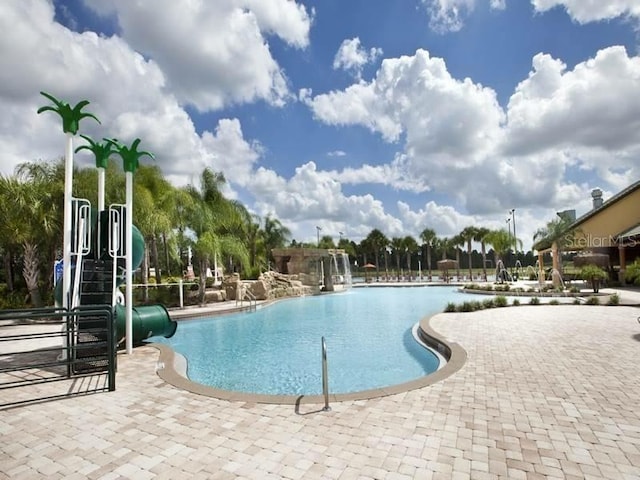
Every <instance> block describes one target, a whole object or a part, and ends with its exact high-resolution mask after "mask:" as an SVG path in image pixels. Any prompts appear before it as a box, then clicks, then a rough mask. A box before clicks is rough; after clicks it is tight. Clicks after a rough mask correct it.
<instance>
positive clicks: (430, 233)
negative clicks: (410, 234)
mask: <svg viewBox="0 0 640 480" xmlns="http://www.w3.org/2000/svg"><path fill="white" fill-rule="evenodd" d="M436 239H437V236H436V232H435V231H434V230H432V229H431V228H425V229H424V230H423V231H422V233H420V240H422V243H424V244H425V245H426V246H427V268H428V269H429V281H431V248H432V247H433V246H434V242H435V241H436Z"/></svg>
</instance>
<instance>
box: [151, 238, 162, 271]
mask: <svg viewBox="0 0 640 480" xmlns="http://www.w3.org/2000/svg"><path fill="white" fill-rule="evenodd" d="M151 255H152V257H153V258H152V261H153V268H154V269H155V271H156V283H162V273H161V272H160V262H159V261H158V241H157V239H156V236H155V235H152V236H151Z"/></svg>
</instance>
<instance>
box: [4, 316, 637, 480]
mask: <svg viewBox="0 0 640 480" xmlns="http://www.w3.org/2000/svg"><path fill="white" fill-rule="evenodd" d="M639 314H640V310H639V309H637V308H633V307H606V306H593V307H587V306H548V307H547V306H521V307H514V308H501V309H492V310H484V311H480V312H474V313H453V314H439V315H436V316H435V317H433V318H432V320H431V326H432V327H433V328H434V330H435V331H436V332H438V333H439V334H440V335H442V336H443V337H445V338H446V339H447V341H448V342H450V343H454V344H459V345H461V346H462V347H463V348H464V349H465V351H466V352H467V354H468V358H467V360H466V362H465V363H464V365H462V367H461V368H460V370H458V371H457V372H455V373H454V374H453V375H451V376H449V377H447V378H445V379H443V380H441V381H439V382H437V383H434V384H432V385H430V386H428V387H424V388H420V389H417V390H412V391H409V392H402V393H397V394H394V395H389V396H386V397H382V398H375V399H371V400H358V401H346V402H340V403H334V404H332V405H331V407H332V410H331V412H321V411H320V410H321V405H319V404H298V405H275V404H256V403H249V402H236V401H226V400H220V399H215V398H210V397H205V396H202V395H198V394H195V393H192V392H188V391H184V390H181V389H177V388H175V387H173V386H171V385H169V384H167V383H166V382H164V381H163V380H162V379H161V378H160V377H159V376H158V375H156V373H155V371H156V368H157V362H158V359H159V355H158V350H156V349H155V348H153V347H142V348H137V349H135V351H134V353H133V355H130V356H127V355H120V356H119V359H118V379H117V390H116V391H115V392H111V393H102V394H96V395H90V396H85V397H76V398H71V399H66V400H62V401H57V402H48V403H42V404H36V405H29V406H24V407H20V408H15V409H12V410H5V411H0V433H1V436H0V460H1V461H0V478H11V479H21V478H25V479H34V478H65V479H74V478H78V479H80V478H83V479H84V478H89V479H111V478H114V479H115V478H135V479H146V478H157V479H164V478H167V479H175V478H203V479H205V478H206V479H231V478H252V479H253V478H255V479H276V478H287V479H345V480H347V479H363V480H364V479H374V478H376V479H407V480H408V479H413V478H421V479H423V478H427V479H428V478H433V479H447V480H449V479H462V478H473V479H485V478H486V479H499V478H505V479H506V478H509V479H537V478H540V479H542V478H567V479H578V478H608V479H639V478H640V325H639V324H638V323H637V322H636V318H637V317H638V315H639ZM43 388H45V389H46V388H47V387H43ZM7 394H9V395H10V393H7V391H4V392H2V395H7Z"/></svg>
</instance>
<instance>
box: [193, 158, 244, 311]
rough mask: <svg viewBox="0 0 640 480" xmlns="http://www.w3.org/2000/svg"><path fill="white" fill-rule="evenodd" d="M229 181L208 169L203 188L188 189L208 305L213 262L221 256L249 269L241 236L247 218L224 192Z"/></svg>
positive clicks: (196, 245)
mask: <svg viewBox="0 0 640 480" xmlns="http://www.w3.org/2000/svg"><path fill="white" fill-rule="evenodd" d="M224 182H225V179H224V176H223V175H222V174H221V173H217V172H213V171H212V170H210V169H209V168H205V169H204V170H203V172H202V175H201V178H200V188H199V189H198V188H196V187H194V186H193V185H189V186H187V187H186V188H185V192H187V193H188V194H189V195H190V196H191V198H192V203H191V205H189V209H188V212H186V213H187V217H188V227H189V228H190V229H191V230H193V232H194V233H195V235H196V241H195V245H194V250H195V253H196V256H197V258H198V264H199V269H200V272H199V280H200V292H199V293H200V303H201V304H204V302H205V289H206V274H207V269H208V268H209V266H210V264H211V261H212V260H213V261H214V262H215V261H216V258H218V257H220V256H223V255H224V256H228V257H229V258H230V260H233V259H235V260H237V261H238V262H239V263H240V265H241V266H242V268H244V269H245V270H249V265H250V262H249V252H248V250H247V246H246V243H245V242H244V241H243V239H242V238H240V237H238V231H240V230H241V228H242V227H243V225H244V224H243V222H244V220H245V216H244V214H243V213H242V212H240V210H239V209H238V205H237V204H236V203H234V202H231V201H229V200H227V199H226V198H225V197H224V195H223V194H222V192H221V188H222V186H223V184H224Z"/></svg>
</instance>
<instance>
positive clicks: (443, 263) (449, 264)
mask: <svg viewBox="0 0 640 480" xmlns="http://www.w3.org/2000/svg"><path fill="white" fill-rule="evenodd" d="M454 268H458V262H456V261H455V260H452V259H450V258H443V259H442V260H438V270H442V278H443V279H444V281H445V282H448V281H449V270H452V269H454Z"/></svg>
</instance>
